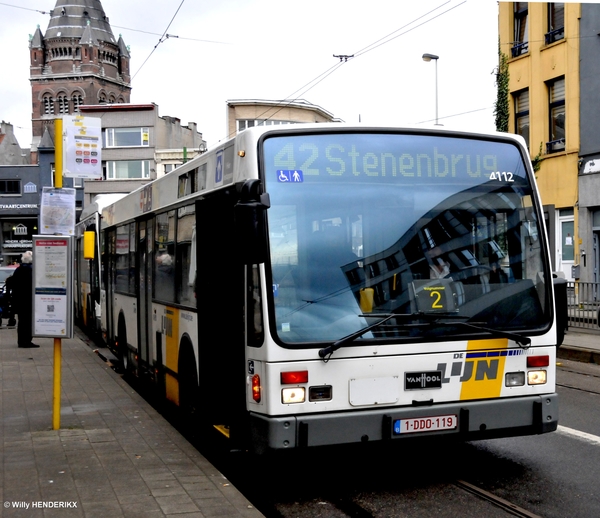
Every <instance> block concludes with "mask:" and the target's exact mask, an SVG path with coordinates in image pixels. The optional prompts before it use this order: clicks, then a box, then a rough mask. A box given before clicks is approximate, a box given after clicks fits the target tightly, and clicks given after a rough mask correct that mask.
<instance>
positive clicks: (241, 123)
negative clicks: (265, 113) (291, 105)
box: [237, 119, 294, 132]
mask: <svg viewBox="0 0 600 518" xmlns="http://www.w3.org/2000/svg"><path fill="white" fill-rule="evenodd" d="M279 124H294V122H293V121H276V120H271V119H238V120H237V130H238V132H240V131H243V130H245V129H247V128H253V127H254V126H278V125H279Z"/></svg>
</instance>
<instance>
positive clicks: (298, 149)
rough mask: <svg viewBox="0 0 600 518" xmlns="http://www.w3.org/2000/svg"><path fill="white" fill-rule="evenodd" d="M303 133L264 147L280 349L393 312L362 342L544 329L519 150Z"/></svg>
mask: <svg viewBox="0 0 600 518" xmlns="http://www.w3.org/2000/svg"><path fill="white" fill-rule="evenodd" d="M295 131H296V132H295V133H291V132H290V134H289V135H285V136H282V135H281V134H278V135H277V136H272V137H269V136H268V134H267V135H266V136H265V138H264V140H263V142H262V150H263V155H262V156H263V174H264V180H265V185H266V190H267V192H268V193H269V195H270V200H271V208H270V209H269V210H268V211H267V213H268V226H269V239H270V264H268V267H267V270H268V273H267V279H268V281H270V282H271V283H272V287H273V288H272V293H271V294H270V297H272V298H271V299H270V300H271V308H272V313H271V321H272V331H273V333H274V335H275V337H276V338H277V340H278V342H279V343H281V344H282V345H284V346H291V347H293V346H300V344H307V343H315V342H321V343H322V342H327V341H336V340H340V339H342V338H344V337H346V336H348V335H351V334H352V333H356V332H358V331H360V330H361V329H363V328H365V327H367V326H369V325H371V324H373V323H374V322H377V320H381V319H382V318H384V317H387V316H389V315H395V314H397V315H398V318H390V319H388V320H387V321H386V322H385V325H381V326H379V327H375V328H373V329H372V330H369V331H368V332H366V333H364V335H362V336H360V338H359V339H357V340H356V341H355V343H364V342H365V341H377V342H381V343H384V342H386V341H394V342H402V341H403V340H410V341H424V340H434V341H435V340H437V341H441V340H448V339H449V337H451V336H456V337H464V336H465V335H469V334H471V333H474V332H476V330H475V329H476V324H477V325H479V326H482V327H485V328H487V329H488V330H489V329H491V330H494V329H497V330H498V331H505V332H515V333H518V332H527V333H542V332H544V331H547V330H548V328H549V326H550V309H549V305H550V304H549V297H550V292H549V286H548V282H545V281H547V280H548V279H549V266H548V265H547V264H546V262H545V259H544V257H545V254H544V253H543V252H544V247H545V241H544V239H543V235H542V229H541V227H540V219H539V218H540V214H539V207H538V206H537V204H536V202H535V199H534V195H533V188H532V185H531V183H530V180H529V177H528V175H527V172H526V167H525V164H524V155H523V154H522V153H521V150H520V148H519V147H518V145H517V144H516V143H514V142H513V141H510V140H494V139H491V138H490V139H484V138H481V139H474V138H472V137H470V138H464V137H460V136H459V135H456V134H448V136H446V135H444V134H436V135H430V134H421V133H417V134H406V133H400V132H397V133H396V132H387V133H386V132H378V133H366V132H365V133H356V132H338V133H322V134H319V133H317V134H315V133H314V132H313V133H302V132H301V130H295ZM411 315H412V317H410V316H411ZM407 316H408V317H409V318H407ZM465 323H469V324H471V325H469V326H467V325H464V324H465ZM442 324H443V325H442Z"/></svg>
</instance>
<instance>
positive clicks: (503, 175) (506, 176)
mask: <svg viewBox="0 0 600 518" xmlns="http://www.w3.org/2000/svg"><path fill="white" fill-rule="evenodd" d="M490 180H498V181H499V182H514V179H513V174H512V173H507V172H506V171H503V172H500V171H497V172H495V173H490Z"/></svg>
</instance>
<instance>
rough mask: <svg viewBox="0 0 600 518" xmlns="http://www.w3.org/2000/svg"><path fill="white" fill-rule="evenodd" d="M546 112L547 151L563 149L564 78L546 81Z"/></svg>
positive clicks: (564, 114) (552, 151)
mask: <svg viewBox="0 0 600 518" xmlns="http://www.w3.org/2000/svg"><path fill="white" fill-rule="evenodd" d="M548 113H549V115H550V125H549V126H550V133H549V142H548V143H547V144H546V151H547V152H548V153H555V152H556V151H563V150H564V149H565V118H566V110H565V78H564V77H562V78H560V79H556V80H554V81H552V82H550V83H548Z"/></svg>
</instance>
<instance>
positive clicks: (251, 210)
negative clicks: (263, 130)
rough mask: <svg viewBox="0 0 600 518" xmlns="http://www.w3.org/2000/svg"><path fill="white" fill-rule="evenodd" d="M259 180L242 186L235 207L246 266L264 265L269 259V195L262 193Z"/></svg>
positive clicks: (239, 238) (242, 255)
mask: <svg viewBox="0 0 600 518" xmlns="http://www.w3.org/2000/svg"><path fill="white" fill-rule="evenodd" d="M261 191H262V188H261V184H260V181H259V180H247V181H245V182H244V183H243V184H242V186H241V191H240V199H239V201H238V202H237V203H236V205H235V207H234V217H235V230H236V235H237V236H236V237H237V242H238V243H239V245H240V257H241V260H242V262H243V263H244V264H259V263H264V262H265V261H266V259H267V248H268V247H267V242H268V239H267V209H268V208H269V207H270V206H271V202H270V199H269V195H268V194H267V193H263V192H261Z"/></svg>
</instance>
